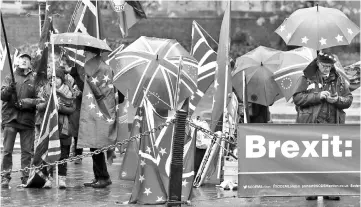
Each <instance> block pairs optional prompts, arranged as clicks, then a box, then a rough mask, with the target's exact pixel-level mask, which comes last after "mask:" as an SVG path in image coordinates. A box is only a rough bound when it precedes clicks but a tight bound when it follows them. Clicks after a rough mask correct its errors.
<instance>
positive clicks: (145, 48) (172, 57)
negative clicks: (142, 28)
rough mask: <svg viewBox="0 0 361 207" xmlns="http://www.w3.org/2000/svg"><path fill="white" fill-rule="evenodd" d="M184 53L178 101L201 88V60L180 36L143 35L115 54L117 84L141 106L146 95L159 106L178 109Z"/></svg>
mask: <svg viewBox="0 0 361 207" xmlns="http://www.w3.org/2000/svg"><path fill="white" fill-rule="evenodd" d="M181 56H182V58H183V61H182V70H181V74H180V80H181V81H180V86H179V87H180V92H179V95H178V103H181V102H182V101H184V100H185V99H186V98H188V97H190V96H191V95H192V94H193V93H194V92H195V91H196V90H197V78H198V74H197V73H198V69H197V60H195V59H194V58H193V57H192V56H191V55H190V54H189V53H188V52H187V50H185V49H184V48H183V47H182V46H181V45H180V44H179V43H178V42H177V41H176V40H172V39H159V38H153V37H144V36H142V37H140V38H139V39H137V40H136V41H134V42H133V43H132V44H130V45H129V46H128V47H127V48H125V49H124V50H123V51H121V52H120V53H118V54H117V55H116V56H115V60H116V61H117V64H116V68H115V69H114V70H115V74H116V75H115V76H114V79H113V85H114V86H115V87H116V88H117V89H118V90H119V91H120V92H122V93H124V94H125V93H126V91H127V89H129V101H130V102H131V103H132V105H133V106H134V107H138V106H139V105H140V103H141V101H142V100H143V98H144V96H146V97H147V98H148V99H149V101H150V102H151V103H152V105H153V106H154V107H156V108H164V109H174V107H175V106H176V105H177V104H175V103H174V96H175V95H176V87H177V86H176V85H177V77H178V68H179V58H180V57H181Z"/></svg>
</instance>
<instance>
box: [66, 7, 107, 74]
mask: <svg viewBox="0 0 361 207" xmlns="http://www.w3.org/2000/svg"><path fill="white" fill-rule="evenodd" d="M98 14H99V7H97V3H96V1H90V0H78V3H77V5H76V7H75V10H74V13H73V16H72V19H71V22H70V24H69V27H68V32H80V33H85V34H88V35H90V36H93V37H96V38H99V39H101V38H102V35H103V28H102V25H101V24H99V22H101V19H100V18H101V17H100V15H98ZM64 53H66V54H67V55H68V57H69V59H70V60H71V61H73V62H74V63H76V64H78V65H80V66H82V67H84V63H85V56H84V50H82V49H79V50H76V49H72V48H69V47H64Z"/></svg>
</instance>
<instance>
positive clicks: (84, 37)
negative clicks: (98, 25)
mask: <svg viewBox="0 0 361 207" xmlns="http://www.w3.org/2000/svg"><path fill="white" fill-rule="evenodd" d="M53 43H54V44H55V45H64V46H68V47H74V48H77V47H78V46H84V47H85V46H87V47H93V48H98V49H100V50H105V51H110V52H111V51H112V49H110V47H109V46H108V45H107V43H106V42H105V41H103V40H100V39H97V38H95V37H93V36H90V35H88V34H84V33H78V32H75V33H70V32H68V33H61V34H53Z"/></svg>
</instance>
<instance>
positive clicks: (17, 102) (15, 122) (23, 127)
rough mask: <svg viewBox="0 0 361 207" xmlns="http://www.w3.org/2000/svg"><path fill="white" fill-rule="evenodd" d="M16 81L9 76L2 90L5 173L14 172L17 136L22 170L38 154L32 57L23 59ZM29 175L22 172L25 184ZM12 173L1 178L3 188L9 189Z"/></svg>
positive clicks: (3, 163)
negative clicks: (14, 150) (18, 137)
mask: <svg viewBox="0 0 361 207" xmlns="http://www.w3.org/2000/svg"><path fill="white" fill-rule="evenodd" d="M14 77H15V82H12V78H11V76H7V77H6V78H5V81H4V83H3V86H2V87H1V100H2V101H3V103H2V111H1V113H2V130H3V137H4V143H3V146H4V151H3V159H2V164H1V170H2V171H3V170H11V169H12V165H13V162H12V153H13V149H14V144H15V139H16V135H17V133H19V134H20V147H21V168H22V169H24V168H25V167H29V165H30V162H31V158H32V157H33V155H34V125H35V106H36V97H35V87H34V74H33V72H32V70H31V57H30V56H29V55H28V54H21V55H20V56H19V61H18V66H17V68H16V69H15V71H14ZM28 177H29V174H28V172H26V171H22V177H21V182H22V184H26V182H27V180H28ZM10 180H11V176H10V172H9V173H6V174H5V175H3V176H2V177H1V186H2V187H3V188H8V187H9V182H10Z"/></svg>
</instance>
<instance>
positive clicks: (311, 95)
mask: <svg viewBox="0 0 361 207" xmlns="http://www.w3.org/2000/svg"><path fill="white" fill-rule="evenodd" d="M334 63H335V58H334V57H333V56H332V55H331V54H328V53H324V52H322V51H321V52H320V53H319V54H318V55H317V58H316V59H315V60H314V61H313V62H312V63H311V64H310V65H309V66H307V68H306V69H305V70H304V75H303V76H302V77H301V79H300V80H299V81H298V83H297V87H296V88H297V90H296V91H295V93H294V95H293V101H294V103H295V105H296V110H297V119H296V122H297V123H316V124H344V123H345V117H346V114H345V112H344V111H343V109H347V108H349V107H350V106H351V103H352V100H353V97H352V94H351V92H350V90H349V86H348V83H347V82H346V81H345V79H344V78H343V77H342V76H341V75H340V74H339V73H338V72H337V71H336V69H335V67H334ZM323 198H324V199H330V200H340V197H338V196H323ZM306 199H307V200H317V196H308V197H306Z"/></svg>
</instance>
